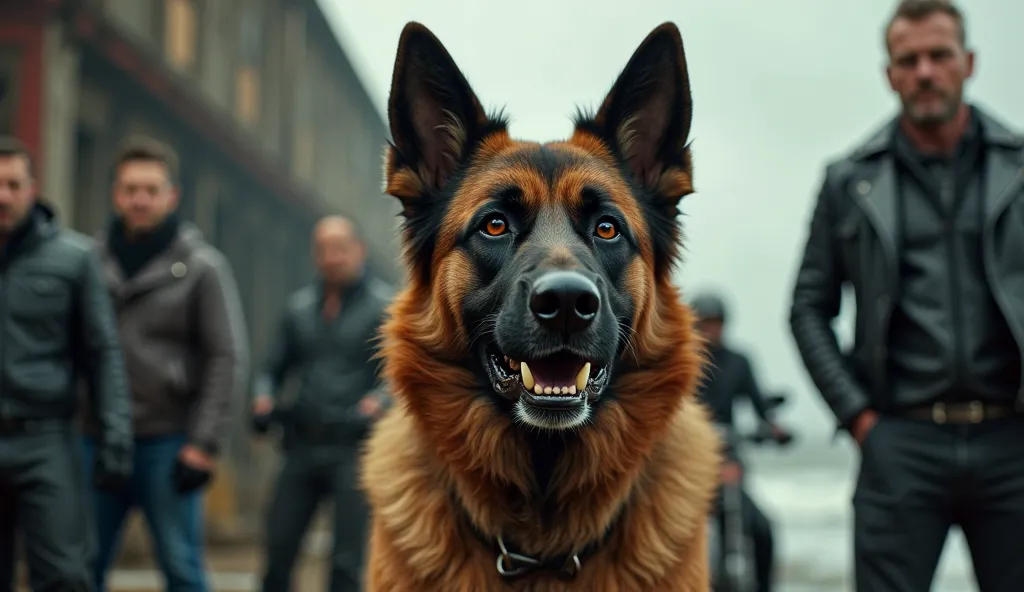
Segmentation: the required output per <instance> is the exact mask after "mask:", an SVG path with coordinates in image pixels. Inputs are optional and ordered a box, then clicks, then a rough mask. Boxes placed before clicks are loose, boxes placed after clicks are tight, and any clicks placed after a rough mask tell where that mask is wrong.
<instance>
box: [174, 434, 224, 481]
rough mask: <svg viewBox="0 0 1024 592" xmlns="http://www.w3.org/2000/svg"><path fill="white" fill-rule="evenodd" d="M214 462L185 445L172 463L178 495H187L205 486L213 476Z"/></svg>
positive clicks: (206, 455) (202, 453)
mask: <svg viewBox="0 0 1024 592" xmlns="http://www.w3.org/2000/svg"><path fill="white" fill-rule="evenodd" d="M214 464H215V463H214V460H213V457H211V456H210V455H209V454H207V453H206V452H203V451H202V450H200V449H199V448H197V447H195V446H193V445H191V444H186V445H184V446H182V447H181V451H180V452H179V453H178V460H177V462H176V463H174V481H175V483H176V485H177V489H178V493H189V492H191V491H194V490H196V489H199V488H200V487H202V486H204V485H206V484H207V483H208V482H209V481H210V478H211V477H212V476H213V468H214Z"/></svg>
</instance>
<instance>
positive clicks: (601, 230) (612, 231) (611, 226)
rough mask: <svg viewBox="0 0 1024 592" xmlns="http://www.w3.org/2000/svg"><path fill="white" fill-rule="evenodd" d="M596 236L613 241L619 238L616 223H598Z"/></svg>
mask: <svg viewBox="0 0 1024 592" xmlns="http://www.w3.org/2000/svg"><path fill="white" fill-rule="evenodd" d="M594 234H596V235H597V236H598V237H600V238H603V239H604V240H611V239H613V238H615V237H616V236H619V229H618V228H616V227H615V222H612V221H611V220H607V219H605V220H601V221H600V222H598V223H597V228H595V229H594Z"/></svg>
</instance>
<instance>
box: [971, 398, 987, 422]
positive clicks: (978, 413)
mask: <svg viewBox="0 0 1024 592" xmlns="http://www.w3.org/2000/svg"><path fill="white" fill-rule="evenodd" d="M984 419H985V406H984V405H982V403H981V401H971V402H970V403H969V404H968V405H967V421H969V422H971V423H981V422H982V420H984Z"/></svg>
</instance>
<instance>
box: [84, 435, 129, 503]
mask: <svg viewBox="0 0 1024 592" xmlns="http://www.w3.org/2000/svg"><path fill="white" fill-rule="evenodd" d="M133 462H134V459H133V455H132V450H131V448H127V447H124V446H111V445H101V446H100V447H99V449H98V450H97V451H96V460H95V466H94V468H93V478H92V482H93V486H94V487H95V488H96V489H99V490H102V491H107V492H110V493H116V492H118V491H120V490H122V489H124V487H125V486H126V485H127V484H128V481H130V480H131V477H132V464H133Z"/></svg>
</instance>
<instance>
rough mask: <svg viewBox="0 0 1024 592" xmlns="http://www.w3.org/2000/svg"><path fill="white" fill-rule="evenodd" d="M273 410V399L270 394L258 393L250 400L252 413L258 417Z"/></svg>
mask: <svg viewBox="0 0 1024 592" xmlns="http://www.w3.org/2000/svg"><path fill="white" fill-rule="evenodd" d="M273 410H274V399H273V398H271V396H270V395H259V396H257V397H256V398H255V399H253V402H252V414H253V415H255V416H257V417H259V416H261V415H270V412H271V411H273Z"/></svg>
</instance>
